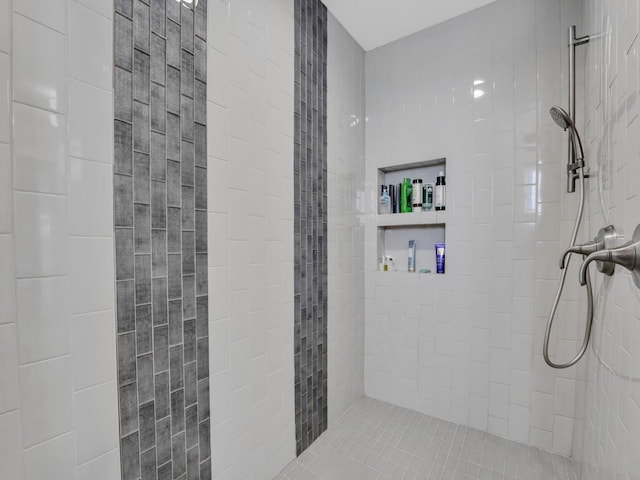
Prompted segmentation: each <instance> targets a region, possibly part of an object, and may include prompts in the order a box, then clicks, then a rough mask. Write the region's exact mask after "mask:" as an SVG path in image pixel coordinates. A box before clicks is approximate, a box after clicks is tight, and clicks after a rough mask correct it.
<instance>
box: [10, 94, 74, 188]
mask: <svg viewBox="0 0 640 480" xmlns="http://www.w3.org/2000/svg"><path fill="white" fill-rule="evenodd" d="M13 132H14V133H13V158H14V162H13V170H14V173H13V178H14V187H15V189H16V190H27V191H32V192H40V193H57V194H64V193H65V192H66V191H67V184H66V175H67V152H66V135H67V121H66V118H65V117H64V116H63V115H58V114H55V113H53V112H48V111H46V110H42V109H40V108H33V107H29V106H27V105H20V104H18V103H16V104H14V106H13Z"/></svg>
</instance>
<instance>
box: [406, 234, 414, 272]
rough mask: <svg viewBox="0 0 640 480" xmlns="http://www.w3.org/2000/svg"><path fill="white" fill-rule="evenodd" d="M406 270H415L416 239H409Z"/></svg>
mask: <svg viewBox="0 0 640 480" xmlns="http://www.w3.org/2000/svg"><path fill="white" fill-rule="evenodd" d="M407 264H408V270H409V271H410V272H415V271H416V241H415V240H409V258H408V260H407Z"/></svg>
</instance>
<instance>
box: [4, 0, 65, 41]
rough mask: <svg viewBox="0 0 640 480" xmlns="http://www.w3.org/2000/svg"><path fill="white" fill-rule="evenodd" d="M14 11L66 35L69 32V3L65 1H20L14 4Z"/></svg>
mask: <svg viewBox="0 0 640 480" xmlns="http://www.w3.org/2000/svg"><path fill="white" fill-rule="evenodd" d="M13 9H14V11H15V12H17V13H20V14H22V15H24V16H25V17H29V18H30V19H31V20H35V21H36V22H38V23H42V24H44V25H46V26H47V27H50V28H53V29H54V30H57V31H58V32H60V33H63V34H64V33H66V31H67V2H66V1H65V0H34V1H29V2H20V1H18V2H15V3H14V4H13ZM14 22H15V20H14Z"/></svg>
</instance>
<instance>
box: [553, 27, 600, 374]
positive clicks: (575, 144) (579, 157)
mask: <svg viewBox="0 0 640 480" xmlns="http://www.w3.org/2000/svg"><path fill="white" fill-rule="evenodd" d="M591 38H592V37H590V36H586V37H579V38H578V37H576V27H575V26H572V27H570V28H569V45H568V46H569V112H568V113H567V112H566V111H565V110H563V109H562V108H560V107H557V106H556V107H553V108H551V110H549V113H550V114H551V118H553V121H554V122H556V123H557V124H558V126H559V127H561V128H562V129H563V130H565V131H566V130H569V137H570V142H569V152H568V159H567V192H569V193H573V192H575V191H576V182H578V181H579V184H580V201H579V203H578V212H577V214H576V221H575V223H574V225H573V231H572V233H571V241H570V243H569V245H570V247H569V249H568V250H567V251H566V252H565V253H564V255H563V256H562V259H561V260H560V268H561V273H560V282H559V284H558V290H557V292H556V296H555V298H554V300H553V303H552V304H551V311H550V312H549V317H548V319H547V327H546V329H545V332H544V343H543V347H542V354H543V357H544V361H545V362H546V363H547V365H549V366H550V367H552V368H569V367H571V366H572V365H575V364H576V363H578V361H580V359H581V358H582V357H583V356H584V354H585V353H586V351H587V346H588V345H589V339H590V337H591V326H592V325H593V291H592V288H591V280H590V278H589V275H588V274H587V268H588V264H587V265H585V266H584V271H585V274H584V278H585V283H584V284H583V285H585V284H586V286H587V320H586V324H585V332H584V338H583V341H582V346H581V347H580V350H579V351H578V353H577V354H576V355H575V356H574V357H573V358H572V359H571V360H569V361H568V362H566V363H556V362H554V361H553V360H552V359H551V356H550V354H549V344H550V342H551V330H552V329H553V323H554V320H555V316H556V312H557V311H558V305H559V304H560V297H561V296H562V290H563V288H564V282H565V280H566V278H567V269H566V268H564V266H565V264H566V262H567V261H568V259H569V257H570V256H571V254H582V255H587V254H588V253H591V252H592V251H595V250H598V249H600V248H604V247H606V245H605V243H606V242H605V240H607V239H608V238H609V235H610V232H608V231H606V229H603V230H604V231H602V232H601V234H602V235H599V236H598V237H596V239H595V240H594V241H593V242H591V243H590V244H586V245H576V240H577V239H578V232H579V230H580V224H581V222H582V214H583V212H584V203H585V193H586V185H585V179H586V178H587V177H588V176H589V174H588V173H586V172H585V171H584V170H585V168H584V167H585V163H584V152H583V150H582V140H580V135H579V134H578V130H577V129H576V126H575V121H574V119H575V118H576V47H577V46H578V45H583V44H585V43H587V42H588V41H589V40H591ZM593 255H595V253H594V254H593ZM603 268H605V270H606V269H607V268H609V267H608V266H604V267H603Z"/></svg>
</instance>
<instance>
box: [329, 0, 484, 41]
mask: <svg viewBox="0 0 640 480" xmlns="http://www.w3.org/2000/svg"><path fill="white" fill-rule="evenodd" d="M492 1H493V0H323V2H324V4H325V5H326V6H327V8H328V9H329V11H330V12H331V13H333V15H335V17H336V18H337V19H338V20H339V21H340V23H342V25H343V26H344V27H345V28H346V29H347V30H348V31H349V33H351V35H352V36H353V37H354V38H355V39H356V40H357V42H358V43H359V44H360V45H361V46H362V48H364V49H365V50H367V51H368V50H373V49H374V48H377V47H380V46H382V45H385V44H387V43H389V42H393V41H394V40H397V39H399V38H402V37H406V36H407V35H410V34H412V33H415V32H418V31H420V30H422V29H425V28H427V27H430V26H432V25H436V24H437V23H440V22H444V21H445V20H448V19H450V18H453V17H456V16H458V15H461V14H463V13H466V12H469V11H471V10H474V9H476V8H478V7H481V6H483V5H487V4H489V3H491V2H492Z"/></svg>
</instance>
